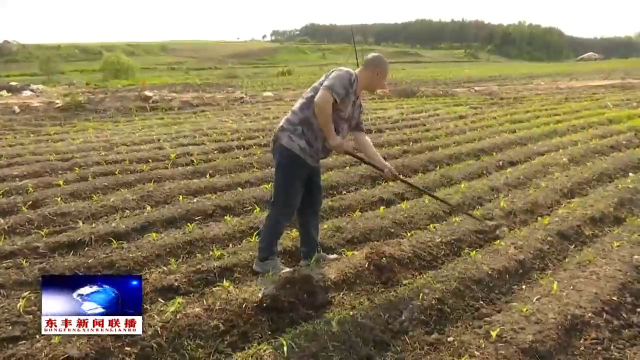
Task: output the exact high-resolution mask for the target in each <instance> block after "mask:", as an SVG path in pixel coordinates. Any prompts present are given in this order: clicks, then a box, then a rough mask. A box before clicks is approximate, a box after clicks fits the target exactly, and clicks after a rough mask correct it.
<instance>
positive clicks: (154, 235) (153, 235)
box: [147, 232, 160, 241]
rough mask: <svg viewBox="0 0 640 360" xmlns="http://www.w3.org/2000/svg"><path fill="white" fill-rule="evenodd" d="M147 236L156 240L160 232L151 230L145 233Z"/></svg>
mask: <svg viewBox="0 0 640 360" xmlns="http://www.w3.org/2000/svg"><path fill="white" fill-rule="evenodd" d="M147 236H149V237H150V238H151V240H153V241H156V240H158V239H159V238H160V234H158V233H157V232H152V233H150V234H147Z"/></svg>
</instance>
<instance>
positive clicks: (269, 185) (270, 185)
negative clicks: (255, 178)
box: [262, 182, 273, 190]
mask: <svg viewBox="0 0 640 360" xmlns="http://www.w3.org/2000/svg"><path fill="white" fill-rule="evenodd" d="M262 187H263V188H265V189H267V190H271V188H272V187H273V183H272V182H271V183H268V184H264V185H262Z"/></svg>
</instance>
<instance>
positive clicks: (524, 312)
mask: <svg viewBox="0 0 640 360" xmlns="http://www.w3.org/2000/svg"><path fill="white" fill-rule="evenodd" d="M520 312H521V313H523V314H526V313H527V312H529V307H528V306H527V305H522V306H520Z"/></svg>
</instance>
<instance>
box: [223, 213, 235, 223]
mask: <svg viewBox="0 0 640 360" xmlns="http://www.w3.org/2000/svg"><path fill="white" fill-rule="evenodd" d="M224 221H225V222H226V223H227V224H230V223H231V221H233V217H232V216H231V215H228V214H227V215H225V216H224Z"/></svg>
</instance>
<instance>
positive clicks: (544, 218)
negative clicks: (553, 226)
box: [538, 216, 551, 226]
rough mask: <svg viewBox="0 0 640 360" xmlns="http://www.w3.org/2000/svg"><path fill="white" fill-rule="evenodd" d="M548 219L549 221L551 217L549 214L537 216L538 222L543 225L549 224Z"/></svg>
mask: <svg viewBox="0 0 640 360" xmlns="http://www.w3.org/2000/svg"><path fill="white" fill-rule="evenodd" d="M549 221H551V218H550V217H549V216H542V217H539V218H538V222H539V223H540V224H542V225H544V226H547V225H549Z"/></svg>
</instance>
